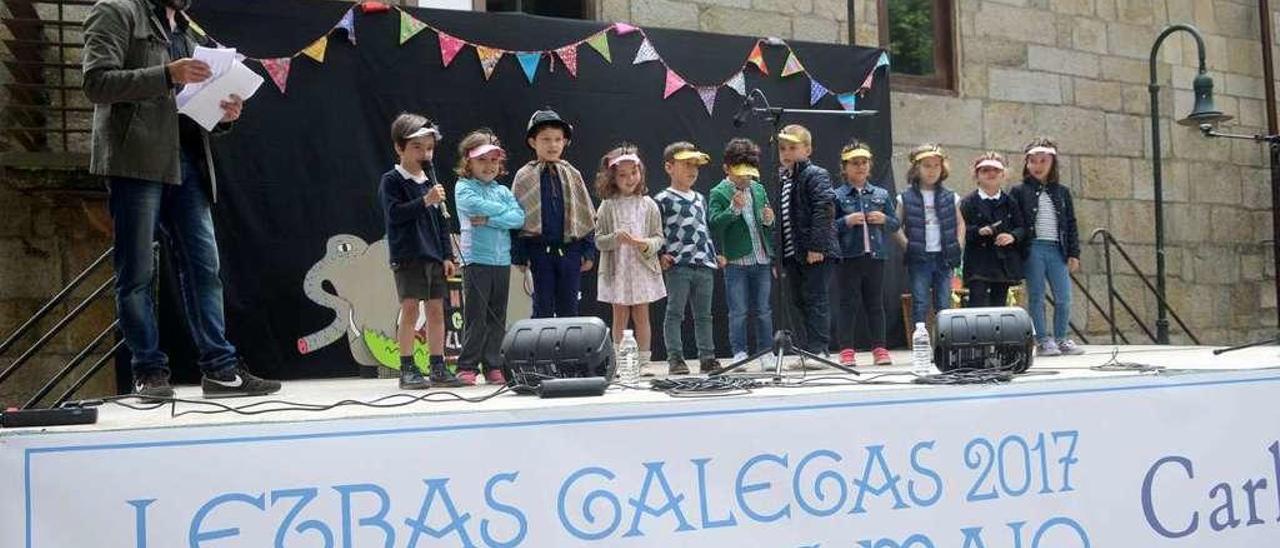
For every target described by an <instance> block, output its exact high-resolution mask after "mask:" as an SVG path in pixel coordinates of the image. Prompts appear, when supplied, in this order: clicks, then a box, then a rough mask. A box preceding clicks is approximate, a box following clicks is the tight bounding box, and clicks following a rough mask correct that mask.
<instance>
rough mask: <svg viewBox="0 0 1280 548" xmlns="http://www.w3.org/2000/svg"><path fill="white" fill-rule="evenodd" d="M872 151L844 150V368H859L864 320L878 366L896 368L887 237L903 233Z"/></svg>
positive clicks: (840, 276)
mask: <svg viewBox="0 0 1280 548" xmlns="http://www.w3.org/2000/svg"><path fill="white" fill-rule="evenodd" d="M871 161H872V155H871V147H868V146H867V145H865V144H863V143H860V142H858V141H857V140H854V141H852V142H850V143H849V144H848V145H845V147H844V149H843V150H841V151H840V169H841V173H842V174H843V175H844V181H845V184H843V185H840V187H839V188H837V189H836V191H835V202H836V235H837V237H838V238H839V242H840V253H839V255H840V257H839V262H838V263H837V266H836V279H837V280H838V283H837V284H836V286H837V287H839V288H840V296H839V303H840V306H839V307H837V308H836V322H835V323H836V326H837V330H838V331H839V337H840V340H839V341H838V342H839V343H840V347H841V348H842V350H841V351H840V364H841V365H848V366H854V365H857V356H856V351H855V350H854V340H855V337H856V334H857V327H858V322H857V319H858V317H859V316H863V317H865V318H866V324H865V326H866V329H867V332H868V334H869V335H870V337H871V348H872V350H871V356H872V359H873V360H874V361H875V364H876V365H891V364H893V358H891V357H890V356H889V350H887V349H886V348H885V334H884V331H885V325H884V262H885V245H886V242H887V238H888V237H889V236H890V235H891V234H893V233H894V232H897V231H898V226H899V223H898V216H897V214H896V213H895V212H894V204H893V202H894V201H893V199H892V197H891V196H890V194H889V191H888V190H886V189H885V188H884V187H881V186H877V185H874V184H872V183H871V182H870V181H869V179H870V178H871Z"/></svg>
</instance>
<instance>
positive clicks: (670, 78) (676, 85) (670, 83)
mask: <svg viewBox="0 0 1280 548" xmlns="http://www.w3.org/2000/svg"><path fill="white" fill-rule="evenodd" d="M687 85H688V83H687V82H685V81H684V78H681V77H680V75H679V74H676V71H674V70H671V69H667V86H666V88H665V89H663V90H662V98H663V99H666V98H667V97H671V94H672V93H675V92H677V91H680V88H682V87H685V86H687Z"/></svg>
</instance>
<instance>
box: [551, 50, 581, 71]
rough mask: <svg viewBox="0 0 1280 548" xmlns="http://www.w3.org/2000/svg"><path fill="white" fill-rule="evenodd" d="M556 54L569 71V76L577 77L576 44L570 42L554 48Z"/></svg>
mask: <svg viewBox="0 0 1280 548" xmlns="http://www.w3.org/2000/svg"><path fill="white" fill-rule="evenodd" d="M556 55H558V56H559V57H560V62H562V63H564V68H565V70H568V71H569V76H572V77H574V78H577V77H578V45H577V44H570V45H567V46H565V47H563V48H560V49H558V50H556Z"/></svg>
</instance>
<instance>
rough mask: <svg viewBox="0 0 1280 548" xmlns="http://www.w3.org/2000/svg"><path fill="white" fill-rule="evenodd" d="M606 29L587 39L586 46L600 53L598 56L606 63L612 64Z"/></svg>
mask: <svg viewBox="0 0 1280 548" xmlns="http://www.w3.org/2000/svg"><path fill="white" fill-rule="evenodd" d="M607 31H608V29H605V30H602V31H600V32H599V33H597V34H596V35H595V36H592V37H591V38H587V45H589V46H591V49H594V50H596V51H598V52H600V56H601V57H604V61H605V62H606V63H612V62H613V55H611V54H610V53H609V33H608V32H607Z"/></svg>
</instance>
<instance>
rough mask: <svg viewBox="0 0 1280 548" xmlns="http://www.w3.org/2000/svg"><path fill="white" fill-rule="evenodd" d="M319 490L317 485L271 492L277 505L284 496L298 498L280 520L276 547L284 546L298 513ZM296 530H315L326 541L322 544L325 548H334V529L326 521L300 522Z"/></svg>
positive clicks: (272, 503)
mask: <svg viewBox="0 0 1280 548" xmlns="http://www.w3.org/2000/svg"><path fill="white" fill-rule="evenodd" d="M317 492H319V490H318V489H316V488H315V487H309V488H306V489H284V490H280V491H272V492H271V505H272V506H275V504H276V501H277V500H279V499H282V498H297V499H298V502H297V504H294V505H293V508H291V509H290V510H289V513H288V514H286V515H285V517H284V520H283V521H281V522H280V527H279V528H278V529H277V530H276V544H275V546H276V548H284V537H285V535H286V534H288V532H289V526H290V525H293V521H294V520H295V519H297V518H298V514H300V513H302V509H303V508H306V507H307V505H308V504H311V501H313V500H315V499H316V493H317ZM294 531H296V532H297V533H298V534H299V535H302V534H305V533H308V532H311V531H315V532H316V534H318V535H320V538H321V540H323V541H324V544H323V545H322V546H324V547H325V548H333V531H332V530H331V529H329V526H328V525H325V524H324V522H321V521H318V520H314V519H309V520H306V521H304V522H302V523H299V524H298V527H297V528H295V529H294Z"/></svg>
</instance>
